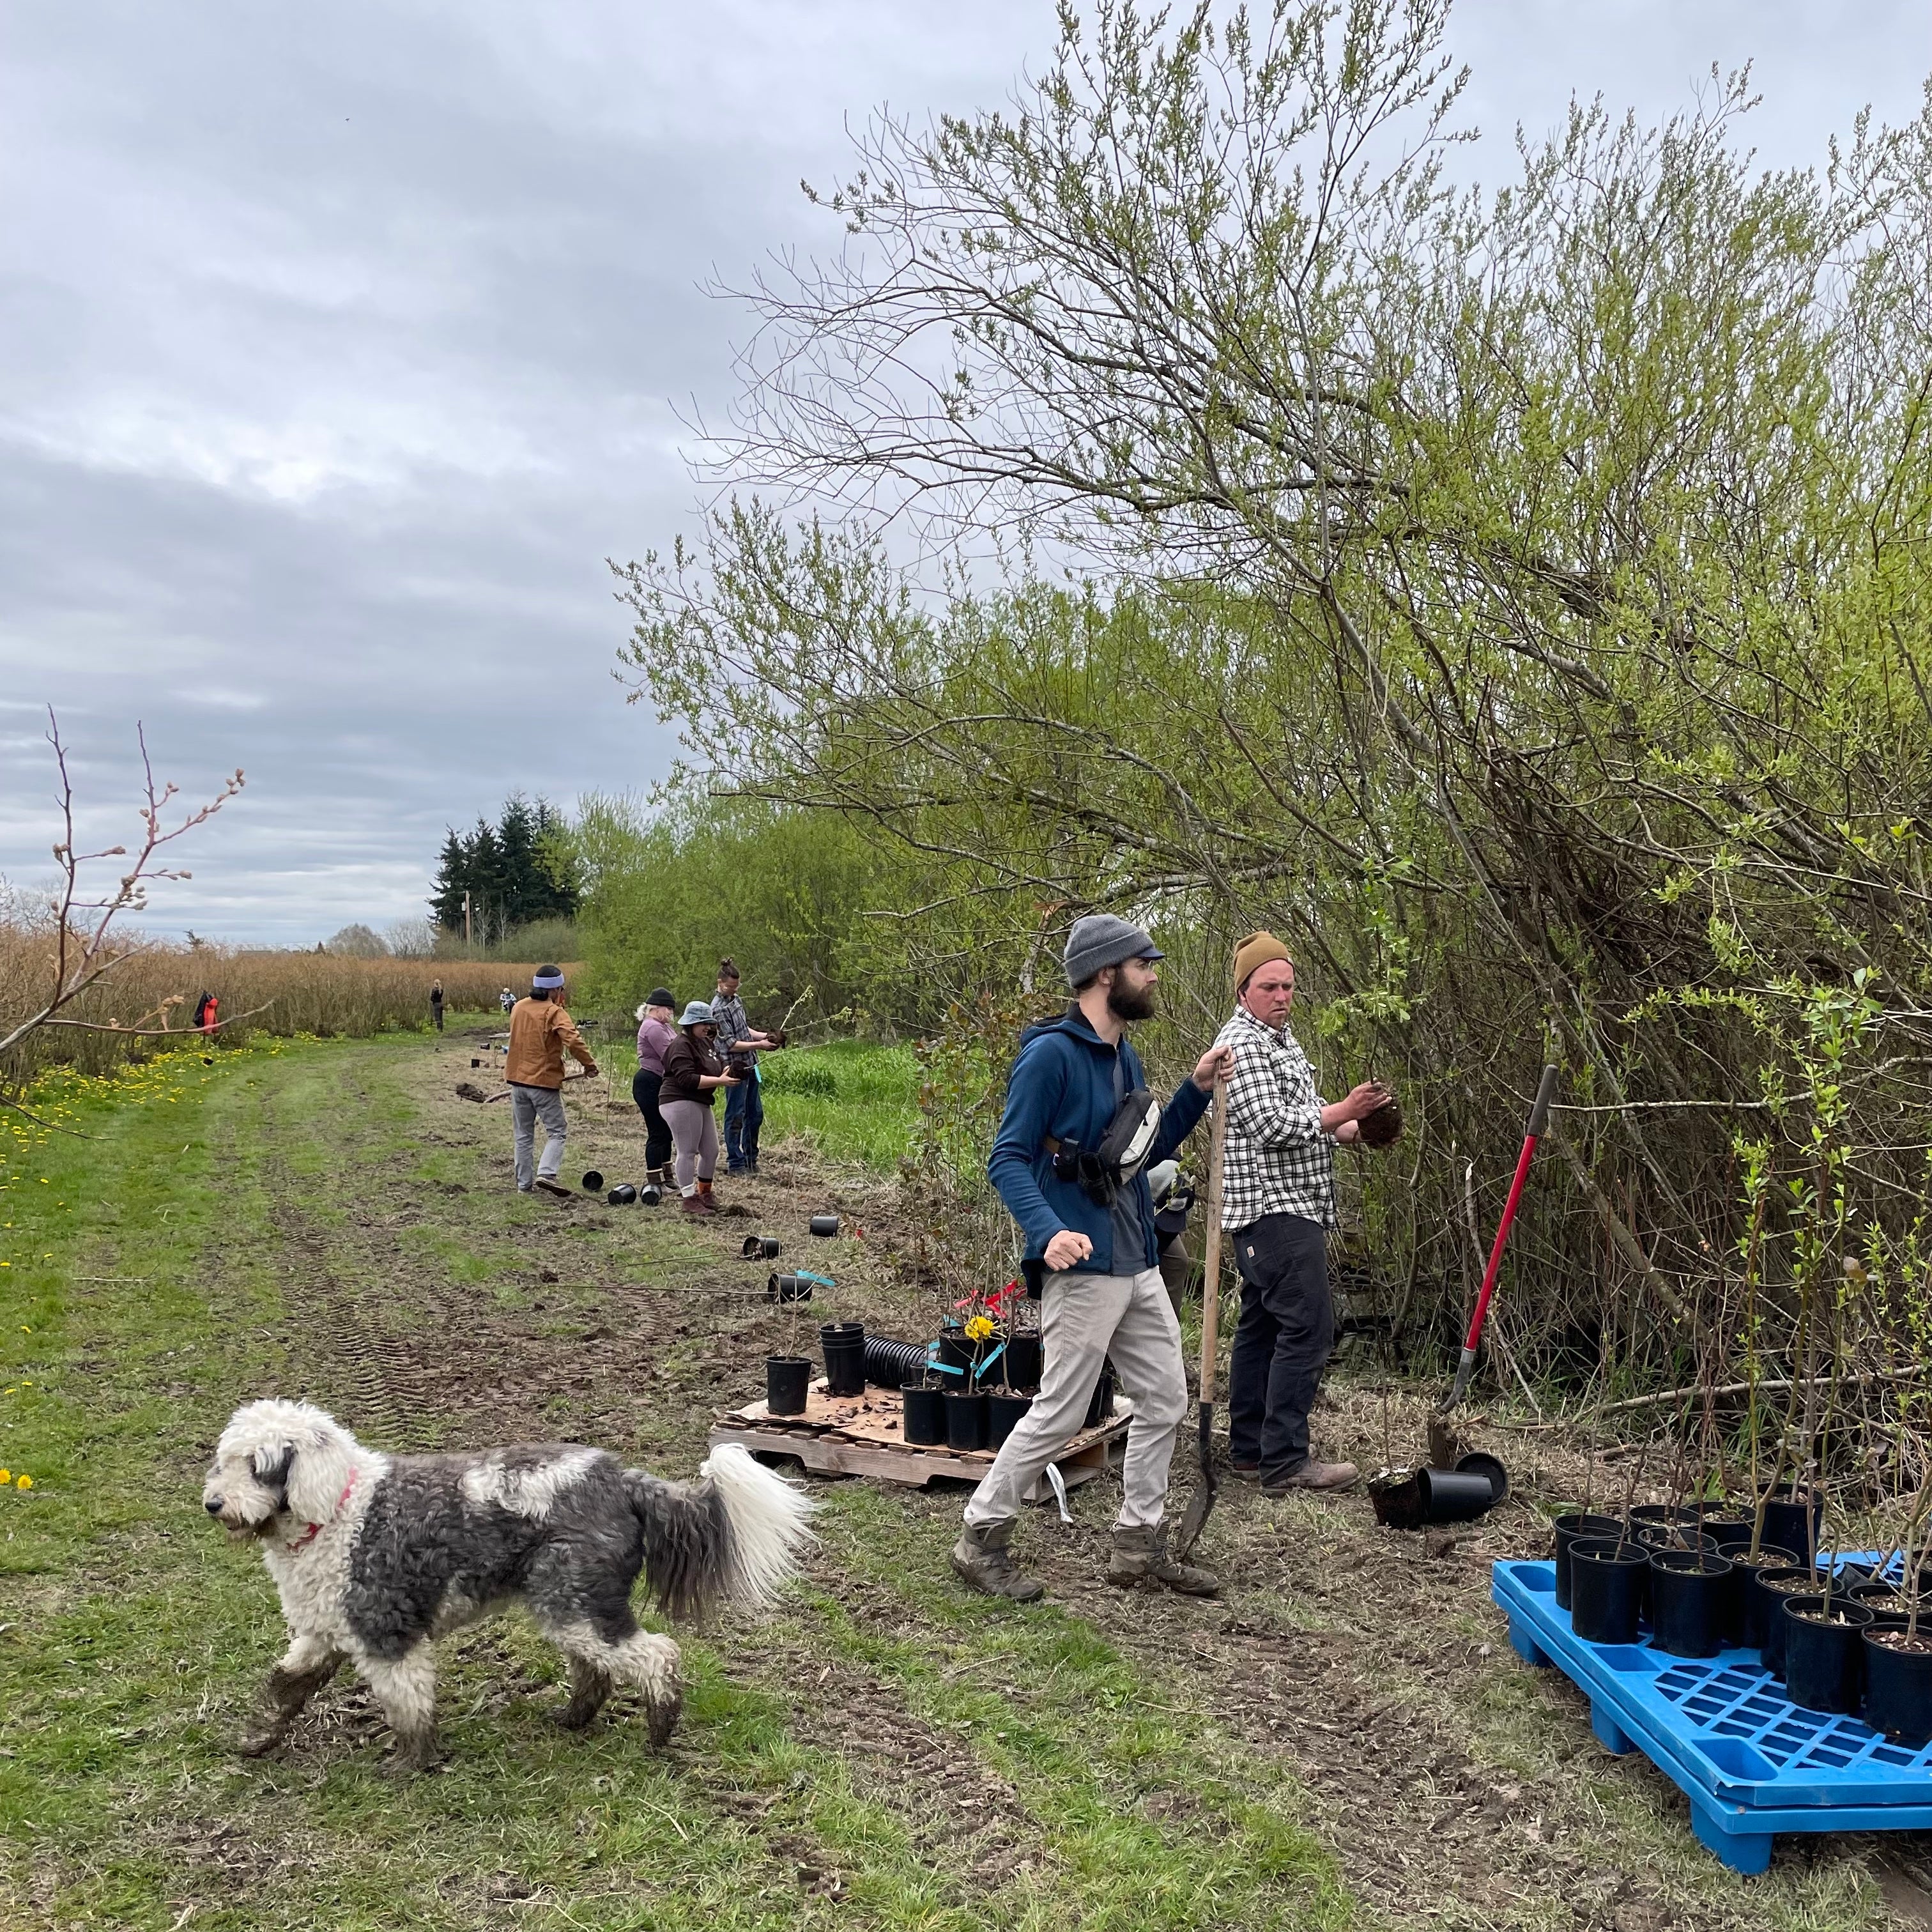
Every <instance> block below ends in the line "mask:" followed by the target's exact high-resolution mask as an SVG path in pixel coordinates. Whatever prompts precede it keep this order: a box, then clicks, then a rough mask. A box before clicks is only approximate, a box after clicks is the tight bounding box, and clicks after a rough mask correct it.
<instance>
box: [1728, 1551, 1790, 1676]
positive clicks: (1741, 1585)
mask: <svg viewBox="0 0 1932 1932" xmlns="http://www.w3.org/2000/svg"><path fill="white" fill-rule="evenodd" d="M1757 1553H1758V1560H1757V1562H1755V1563H1754V1562H1751V1536H1750V1533H1749V1532H1746V1533H1745V1535H1743V1536H1742V1537H1740V1538H1739V1539H1738V1540H1737V1541H1736V1542H1735V1543H1733V1542H1730V1541H1725V1542H1723V1543H1721V1544H1718V1555H1719V1556H1728V1557H1729V1558H1730V1560H1731V1638H1732V1641H1733V1643H1739V1644H1742V1645H1743V1646H1744V1647H1745V1649H1747V1650H1762V1649H1763V1648H1764V1600H1763V1598H1762V1597H1760V1595H1758V1593H1757V1591H1756V1590H1754V1589H1752V1587H1751V1585H1752V1583H1753V1581H1754V1580H1755V1578H1756V1577H1757V1574H1758V1572H1759V1571H1760V1570H1788V1569H1790V1567H1791V1566H1792V1565H1793V1564H1794V1563H1795V1562H1797V1560H1798V1559H1796V1557H1795V1556H1793V1555H1792V1553H1791V1552H1790V1550H1778V1549H1775V1548H1773V1547H1772V1545H1771V1544H1768V1543H1760V1544H1759V1545H1758V1547H1757Z"/></svg>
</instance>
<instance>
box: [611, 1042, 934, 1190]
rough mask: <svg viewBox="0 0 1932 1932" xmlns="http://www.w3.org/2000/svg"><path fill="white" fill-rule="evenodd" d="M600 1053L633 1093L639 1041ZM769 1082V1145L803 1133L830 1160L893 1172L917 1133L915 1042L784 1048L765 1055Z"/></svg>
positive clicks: (622, 1090)
mask: <svg viewBox="0 0 1932 1932" xmlns="http://www.w3.org/2000/svg"><path fill="white" fill-rule="evenodd" d="M596 1053H597V1064H598V1066H599V1067H602V1068H603V1069H604V1070H605V1071H606V1072H607V1073H609V1075H610V1082H611V1088H612V1091H613V1092H616V1093H618V1094H626V1093H628V1092H629V1091H630V1086H631V1075H632V1074H633V1073H635V1072H636V1071H637V1048H636V1046H635V1044H634V1042H633V1041H632V1040H629V1039H625V1040H620V1041H614V1042H612V1043H610V1044H608V1045H600V1046H598V1047H597V1049H596ZM763 1082H764V1094H765V1125H764V1133H763V1139H764V1142H765V1145H767V1146H769V1145H770V1144H771V1143H772V1142H773V1141H775V1140H776V1139H778V1138H779V1137H780V1136H783V1135H785V1134H800V1135H802V1136H805V1139H808V1141H810V1142H811V1145H812V1146H813V1148H814V1149H815V1150H816V1151H817V1152H818V1153H819V1154H822V1155H823V1157H825V1158H826V1160H835V1161H856V1162H858V1163H860V1164H861V1165H862V1166H866V1167H869V1168H873V1169H877V1171H878V1172H880V1173H882V1174H896V1173H897V1172H898V1169H899V1163H900V1162H901V1160H904V1159H905V1158H906V1157H907V1155H909V1154H910V1153H911V1152H912V1149H913V1143H914V1142H915V1141H916V1139H917V1138H918V1133H919V1061H918V1058H917V1056H916V1055H914V1053H913V1050H912V1049H911V1048H910V1047H908V1046H871V1045H868V1043H866V1042H865V1041H863V1040H835V1041H834V1042H832V1043H831V1044H830V1045H829V1046H793V1047H787V1048H786V1049H785V1050H784V1052H782V1053H775V1054H772V1055H769V1056H768V1057H767V1058H766V1060H765V1061H764V1062H763ZM718 1118H719V1120H720V1121H722V1120H723V1118H724V1114H723V1106H722V1103H720V1106H719V1114H718Z"/></svg>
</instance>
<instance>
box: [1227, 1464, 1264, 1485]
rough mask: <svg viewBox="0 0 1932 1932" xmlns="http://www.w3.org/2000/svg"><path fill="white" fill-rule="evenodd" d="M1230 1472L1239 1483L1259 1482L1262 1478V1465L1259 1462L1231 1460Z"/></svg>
mask: <svg viewBox="0 0 1932 1932" xmlns="http://www.w3.org/2000/svg"><path fill="white" fill-rule="evenodd" d="M1228 1473H1229V1475H1231V1476H1232V1477H1233V1478H1234V1479H1235V1481H1236V1482H1238V1483H1259V1481H1261V1479H1262V1466H1261V1465H1260V1464H1259V1463H1229V1465H1228Z"/></svg>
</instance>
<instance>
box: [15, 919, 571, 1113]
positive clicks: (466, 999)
mask: <svg viewBox="0 0 1932 1932" xmlns="http://www.w3.org/2000/svg"><path fill="white" fill-rule="evenodd" d="M53 946H54V937H53V935H52V932H50V931H49V930H47V929H45V928H39V929H36V928H33V927H28V926H19V925H9V924H6V923H4V922H0V1035H5V1034H7V1032H9V1031H11V1029H12V1028H13V1027H14V1026H15V1025H17V1024H18V1023H19V1022H20V1021H21V1020H23V1019H26V1017H27V1016H28V1015H29V1014H30V1013H32V1012H33V1011H34V1009H35V1007H37V1006H40V1005H41V1004H44V1002H45V1001H46V997H47V995H48V992H49V989H50V988H51V987H52V983H53V963H52V955H53ZM567 970H571V971H574V969H567ZM532 971H535V968H534V966H533V965H512V964H510V963H508V962H504V961H502V960H485V961H474V962H472V961H463V960H443V959H344V958H338V957H337V956H334V955H332V954H329V953H272V952H251V951H245V950H239V949H230V948H226V947H214V946H200V947H193V948H190V947H184V946H156V947H149V948H145V949H144V950H141V951H139V952H136V953H131V954H129V955H127V956H125V957H124V958H123V959H122V960H121V963H120V964H119V965H117V966H116V967H115V968H114V970H113V971H112V972H111V973H110V974H108V976H107V978H106V979H105V980H103V981H101V982H100V983H98V984H97V985H95V986H93V987H92V988H90V989H89V991H88V992H86V993H84V994H83V995H82V996H81V997H80V998H79V999H78V1000H77V1001H74V1004H72V1005H71V1006H69V1007H66V1008H65V1009H64V1010H63V1011H62V1018H64V1019H77V1020H84V1021H87V1022H90V1023H91V1025H90V1026H89V1027H74V1026H57V1027H46V1028H42V1029H41V1030H40V1031H39V1032H37V1033H36V1034H32V1035H31V1036H30V1037H28V1039H27V1040H25V1041H23V1043H21V1044H20V1046H18V1047H17V1048H16V1049H14V1051H13V1053H12V1054H11V1055H10V1056H9V1057H8V1061H7V1064H6V1065H5V1067H0V1081H9V1082H25V1081H27V1080H31V1079H32V1078H33V1076H34V1075H35V1074H36V1073H39V1072H40V1071H41V1070H43V1068H46V1067H53V1066H69V1067H75V1068H77V1070H80V1071H81V1072H83V1073H105V1072H107V1070H110V1068H112V1067H116V1066H118V1065H120V1064H122V1063H124V1061H127V1060H129V1059H130V1058H133V1059H138V1058H140V1057H141V1056H142V1055H143V1054H144V1053H146V1052H150V1051H152V1050H153V1049H154V1047H155V1046H157V1045H159V1044H160V1042H158V1041H157V1040H153V1039H151V1038H148V1037H143V1036H142V1034H139V1033H136V1032H134V1031H100V1032H97V1031H92V1028H93V1027H101V1028H107V1027H112V1026H115V1025H118V1027H119V1028H122V1029H129V1030H131V1029H133V1028H140V1027H154V1026H159V1025H167V1026H169V1027H170V1028H179V1029H181V1031H187V1030H188V1029H189V1028H190V1025H191V1022H192V1020H193V1014H194V1008H195V1004H196V1001H197V1000H198V999H199V997H200V995H202V993H203V992H211V993H213V994H214V995H215V996H216V998H217V999H218V1000H219V1001H220V1008H219V1012H220V1018H221V1020H222V1026H221V1034H222V1037H223V1038H224V1039H228V1040H233V1039H239V1038H241V1037H244V1036H245V1035H246V1034H249V1033H251V1032H255V1033H264V1032H265V1033H270V1034H317V1035H320V1036H322V1037H331V1036H351V1035H353V1036H357V1037H360V1036H362V1035H366V1034H375V1033H382V1032H384V1031H389V1030H391V1029H393V1028H407V1027H419V1026H425V1025H428V1022H429V1016H430V1009H429V989H430V983H431V981H432V980H439V979H440V980H441V981H442V982H443V994H444V997H445V1000H446V1003H447V1006H448V1010H449V1012H450V1013H464V1012H471V1013H480V1012H486V1011H487V1012H491V1013H493V1012H494V1011H495V1010H496V995H497V993H498V991H499V989H501V988H502V987H504V986H508V987H510V988H511V989H513V990H514V991H515V992H519V993H521V992H527V991H528V990H529V983H530V974H532Z"/></svg>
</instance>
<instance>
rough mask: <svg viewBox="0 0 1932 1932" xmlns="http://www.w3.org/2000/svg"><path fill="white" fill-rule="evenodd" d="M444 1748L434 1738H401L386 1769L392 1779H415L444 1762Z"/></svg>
mask: <svg viewBox="0 0 1932 1932" xmlns="http://www.w3.org/2000/svg"><path fill="white" fill-rule="evenodd" d="M441 1763H443V1748H442V1746H441V1745H439V1744H438V1743H437V1741H436V1739H435V1738H434V1736H430V1737H420V1738H399V1739H398V1740H397V1741H396V1748H395V1752H394V1754H392V1757H390V1760H389V1763H388V1765H387V1766H386V1767H385V1769H386V1770H387V1771H388V1772H389V1775H390V1776H391V1777H392V1778H414V1777H416V1776H417V1775H419V1773H421V1772H428V1771H434V1770H435V1769H436V1768H437V1766H439V1765H440V1764H441Z"/></svg>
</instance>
